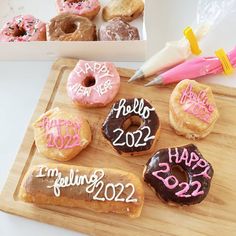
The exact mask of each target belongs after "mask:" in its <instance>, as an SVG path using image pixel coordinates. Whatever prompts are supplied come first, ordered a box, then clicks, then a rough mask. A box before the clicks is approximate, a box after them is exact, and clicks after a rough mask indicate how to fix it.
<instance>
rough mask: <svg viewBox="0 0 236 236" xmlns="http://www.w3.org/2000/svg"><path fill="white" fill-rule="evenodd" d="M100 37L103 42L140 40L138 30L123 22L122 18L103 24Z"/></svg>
mask: <svg viewBox="0 0 236 236" xmlns="http://www.w3.org/2000/svg"><path fill="white" fill-rule="evenodd" d="M98 37H99V40H101V41H121V40H139V39H140V38H139V32H138V29H137V28H136V27H133V26H131V25H130V24H128V23H127V22H125V21H123V20H122V19H121V18H114V19H112V20H110V21H108V22H105V23H103V24H102V25H101V27H100V29H99V35H98Z"/></svg>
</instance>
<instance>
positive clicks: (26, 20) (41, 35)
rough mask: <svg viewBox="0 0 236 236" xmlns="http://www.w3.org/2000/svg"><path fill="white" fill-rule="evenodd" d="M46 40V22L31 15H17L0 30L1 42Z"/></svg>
mask: <svg viewBox="0 0 236 236" xmlns="http://www.w3.org/2000/svg"><path fill="white" fill-rule="evenodd" d="M45 40H46V24H45V23H43V22H41V21H40V20H39V19H36V18H35V17H33V16H31V15H25V16H23V15H19V16H16V17H14V18H13V19H12V20H11V21H9V22H7V23H6V24H5V25H4V26H3V28H2V29H1V30H0V41H1V42H30V41H45Z"/></svg>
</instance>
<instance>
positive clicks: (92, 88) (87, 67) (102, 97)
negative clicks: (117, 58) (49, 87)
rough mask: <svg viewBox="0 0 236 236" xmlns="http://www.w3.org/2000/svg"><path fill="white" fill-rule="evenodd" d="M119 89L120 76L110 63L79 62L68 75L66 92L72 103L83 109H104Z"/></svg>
mask: <svg viewBox="0 0 236 236" xmlns="http://www.w3.org/2000/svg"><path fill="white" fill-rule="evenodd" d="M119 88H120V76H119V74H118V72H117V70H116V67H115V66H114V65H113V64H112V63H110V62H95V61H83V60H80V61H79V62H78V63H77V65H76V67H75V68H74V70H73V71H72V72H71V73H70V75H69V78H68V82H67V92H68V95H69V97H70V98H71V99H72V100H73V102H74V103H75V104H77V105H80V106H85V107H104V106H106V105H107V104H108V103H110V102H111V101H112V100H113V99H114V98H115V96H116V94H117V93H118V91H119Z"/></svg>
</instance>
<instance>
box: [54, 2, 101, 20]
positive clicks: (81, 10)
mask: <svg viewBox="0 0 236 236" xmlns="http://www.w3.org/2000/svg"><path fill="white" fill-rule="evenodd" d="M56 5H57V8H58V11H59V13H71V14H75V15H78V16H84V17H87V18H89V19H90V20H92V19H93V18H94V17H95V16H96V15H97V14H98V12H99V11H100V8H101V6H100V3H99V0H56Z"/></svg>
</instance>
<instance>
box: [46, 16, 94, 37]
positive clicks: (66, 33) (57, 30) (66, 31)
mask: <svg viewBox="0 0 236 236" xmlns="http://www.w3.org/2000/svg"><path fill="white" fill-rule="evenodd" d="M47 38H48V40H50V41H57V40H59V41H95V40H97V33H96V26H95V25H94V24H93V23H92V22H91V21H90V20H89V19H88V18H86V17H82V16H77V15H73V14H70V13H63V14H60V15H58V16H56V17H54V18H52V19H51V21H50V23H49V24H48V25H47Z"/></svg>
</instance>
